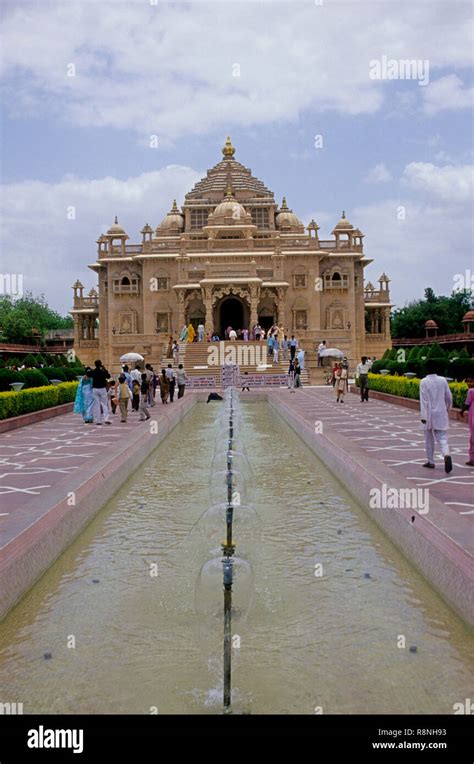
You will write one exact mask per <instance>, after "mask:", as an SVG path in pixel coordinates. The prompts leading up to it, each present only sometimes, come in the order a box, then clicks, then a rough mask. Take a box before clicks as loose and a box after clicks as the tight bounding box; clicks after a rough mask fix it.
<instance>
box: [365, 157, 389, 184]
mask: <svg viewBox="0 0 474 764" xmlns="http://www.w3.org/2000/svg"><path fill="white" fill-rule="evenodd" d="M365 180H366V182H367V183H387V182H388V181H389V180H392V175H391V173H390V171H389V170H388V169H387V167H386V166H385V164H384V163H383V162H379V163H378V164H376V165H375V167H372V169H371V170H370V172H369V173H368V174H367V175H366V177H365Z"/></svg>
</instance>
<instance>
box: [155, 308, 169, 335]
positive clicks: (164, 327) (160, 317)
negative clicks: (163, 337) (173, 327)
mask: <svg viewBox="0 0 474 764" xmlns="http://www.w3.org/2000/svg"><path fill="white" fill-rule="evenodd" d="M156 331H157V332H168V313H157V314H156Z"/></svg>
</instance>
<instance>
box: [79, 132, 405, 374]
mask: <svg viewBox="0 0 474 764" xmlns="http://www.w3.org/2000/svg"><path fill="white" fill-rule="evenodd" d="M234 154H235V149H234V148H233V146H232V144H231V142H230V139H227V142H226V145H225V147H224V149H223V155H224V156H223V159H222V160H221V161H220V162H219V163H218V164H217V165H215V167H213V168H212V169H211V170H208V172H207V175H206V177H205V178H203V179H202V180H201V181H199V182H198V183H197V184H196V185H195V186H194V188H193V189H192V190H191V191H190V192H189V193H188V194H186V196H185V200H184V204H183V205H182V207H181V208H180V209H179V208H178V206H177V205H176V202H174V203H173V205H172V208H171V210H170V212H169V213H168V214H167V215H166V216H165V218H164V219H163V220H162V221H161V223H160V224H159V225H158V226H157V228H156V229H155V230H153V228H152V227H151V226H150V225H148V223H147V224H146V225H145V226H144V227H143V229H142V231H141V234H142V242H141V243H140V244H128V243H127V242H128V239H129V237H128V235H127V233H126V232H125V230H124V229H123V228H122V226H121V225H120V224H119V223H118V221H117V219H115V223H114V224H113V225H112V226H111V227H110V229H109V230H108V231H107V233H105V234H101V236H99V238H98V240H97V245H98V249H97V260H96V262H95V263H94V264H93V265H91V266H89V267H90V268H92V269H93V270H94V271H95V272H96V273H97V276H98V292H96V291H95V290H91V292H90V293H89V295H87V296H84V293H83V289H84V288H83V286H82V284H81V283H80V282H76V284H75V285H74V287H73V289H74V307H73V309H72V310H71V313H72V315H73V316H74V319H75V327H76V328H75V345H76V350H77V353H78V355H79V357H80V358H81V359H82V360H83V361H85V362H86V363H89V362H91V361H93V360H94V359H95V358H96V357H100V358H101V359H102V361H103V362H104V363H106V364H107V365H109V366H110V367H111V368H116V367H117V364H118V359H119V357H120V355H122V354H123V353H125V352H128V351H137V352H143V351H144V349H146V352H147V356H148V357H147V360H150V362H151V363H155V364H157V363H159V360H160V358H161V353H162V348H163V342H164V341H166V340H167V339H168V336H169V335H170V334H172V335H174V336H175V337H177V335H178V334H179V332H180V330H181V328H182V327H183V325H184V324H188V323H189V322H191V323H193V324H194V325H195V326H197V324H198V323H200V322H201V321H202V322H203V323H204V324H205V327H206V330H207V331H208V332H209V333H211V334H212V333H213V332H217V333H218V334H220V335H221V336H222V334H223V332H224V330H225V328H226V327H227V326H228V325H232V326H234V328H235V329H238V328H251V327H253V326H254V325H255V324H256V323H260V324H261V325H262V326H264V327H268V326H271V325H272V324H274V323H278V324H280V325H281V324H282V325H283V326H284V329H285V331H286V333H287V334H288V335H291V334H293V333H294V334H295V335H297V336H298V338H299V339H300V340H301V341H302V343H303V345H304V346H305V347H307V348H308V349H309V348H312V347H313V345H314V343H315V342H318V343H319V341H320V340H322V339H325V340H326V342H327V345H328V346H331V347H340V348H341V349H342V350H343V351H344V352H345V353H346V354H347V356H348V357H349V358H350V359H352V360H353V361H355V360H356V359H357V358H359V357H360V356H361V355H362V354H363V353H366V354H368V355H370V356H374V355H375V356H377V357H379V356H380V355H381V354H382V352H383V351H384V350H385V348H386V347H390V345H391V340H390V325H389V315H390V308H391V304H390V293H389V279H388V278H387V276H385V274H382V276H381V277H380V279H379V288H378V289H375V288H374V287H373V286H372V284H370V283H369V284H367V285H366V286H364V268H365V267H366V266H367V265H368V264H369V263H371V262H372V260H368V259H367V258H366V257H365V256H364V252H363V241H362V240H363V234H362V232H361V231H360V230H359V229H357V228H354V226H353V225H351V223H349V221H348V220H347V219H346V217H345V214H344V213H343V214H342V218H341V220H340V221H339V222H338V223H337V224H336V226H335V228H334V230H333V231H332V236H333V238H332V239H327V240H322V239H320V238H319V234H318V231H319V226H318V225H317V224H316V223H315V221H314V220H312V221H311V222H310V223H309V224H308V226H307V227H306V229H305V227H304V225H303V223H302V222H301V221H300V220H299V218H298V217H297V216H296V214H295V213H294V212H292V210H290V209H289V208H288V205H287V203H286V200H285V199H283V202H282V205H281V206H280V207H278V205H277V203H276V202H275V199H274V196H273V193H272V192H271V191H270V190H269V189H268V188H266V186H265V185H264V184H263V183H262V181H260V180H258V179H257V178H255V177H254V176H253V175H252V173H251V171H250V170H249V169H247V168H246V167H244V166H243V165H241V164H240V163H239V162H237V161H236V159H235V158H234ZM140 348H141V350H140Z"/></svg>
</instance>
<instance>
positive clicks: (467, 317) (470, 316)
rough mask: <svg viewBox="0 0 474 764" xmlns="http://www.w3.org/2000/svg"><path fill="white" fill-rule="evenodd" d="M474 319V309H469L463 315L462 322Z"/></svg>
mask: <svg viewBox="0 0 474 764" xmlns="http://www.w3.org/2000/svg"><path fill="white" fill-rule="evenodd" d="M468 321H474V310H468V311H467V313H465V314H464V316H463V317H462V322H463V323H464V322H466V323H467V322H468Z"/></svg>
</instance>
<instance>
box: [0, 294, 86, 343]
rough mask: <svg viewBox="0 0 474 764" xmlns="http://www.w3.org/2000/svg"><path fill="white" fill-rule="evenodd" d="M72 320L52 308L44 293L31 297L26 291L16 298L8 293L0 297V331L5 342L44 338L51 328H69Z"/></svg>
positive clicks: (71, 325)
mask: <svg viewBox="0 0 474 764" xmlns="http://www.w3.org/2000/svg"><path fill="white" fill-rule="evenodd" d="M73 325H74V322H73V320H72V318H71V317H70V316H67V317H63V316H60V315H59V313H56V311H54V310H52V309H51V308H50V307H49V305H48V303H47V302H46V299H45V297H44V295H41V296H40V297H33V294H32V293H31V292H26V294H25V295H24V296H23V297H18V298H16V299H14V298H12V297H11V296H10V295H3V296H1V297H0V332H1V335H2V338H3V340H4V341H6V342H24V341H25V340H26V339H29V338H30V337H32V336H38V337H41V338H44V336H45V334H46V332H48V331H50V330H52V329H70V328H72V327H73Z"/></svg>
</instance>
